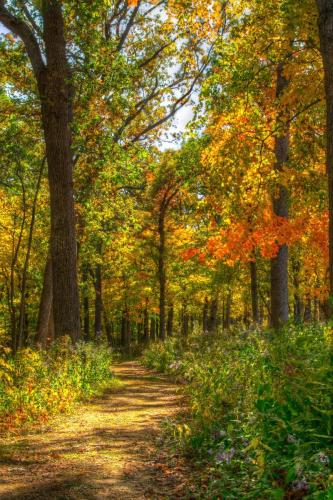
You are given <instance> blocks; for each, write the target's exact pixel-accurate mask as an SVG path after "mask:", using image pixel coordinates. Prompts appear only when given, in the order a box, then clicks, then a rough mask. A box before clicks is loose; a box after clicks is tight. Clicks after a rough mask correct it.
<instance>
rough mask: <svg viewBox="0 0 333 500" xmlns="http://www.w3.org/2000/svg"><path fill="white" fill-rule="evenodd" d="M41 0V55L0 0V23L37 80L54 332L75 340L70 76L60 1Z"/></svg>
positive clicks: (28, 31)
mask: <svg viewBox="0 0 333 500" xmlns="http://www.w3.org/2000/svg"><path fill="white" fill-rule="evenodd" d="M41 3H42V16H43V29H44V33H43V41H44V46H45V57H44V55H42V52H43V51H44V48H43V49H41V46H40V45H39V42H38V40H37V39H36V37H35V34H34V32H33V31H32V30H31V28H30V26H29V24H27V23H26V22H24V20H22V18H20V17H16V16H15V15H14V14H12V13H11V12H10V11H9V10H8V9H7V8H6V7H5V1H4V0H1V1H0V21H1V22H3V23H4V25H5V26H6V27H7V29H9V30H11V31H12V32H13V33H14V34H15V35H17V36H19V37H20V38H21V40H22V41H23V43H24V45H25V48H26V51H27V54H28V56H29V58H30V61H31V65H32V68H33V71H34V74H35V76H36V80H37V84H38V90H39V94H40V103H41V111H42V124H43V129H44V137H45V145H46V157H47V163H48V177H49V184H50V205H51V255H52V268H53V309H54V320H55V335H56V337H60V336H62V335H70V336H71V338H72V340H73V342H75V341H76V340H77V339H78V338H79V337H80V305H79V293H78V284H77V270H76V237H75V214H74V198H73V172H72V152H71V133H70V121H71V104H72V85H71V75H70V71H69V65H68V61H67V57H66V41H65V36H64V21H63V14H62V2H61V1H60V0H43V1H42V2H41ZM45 60H46V63H45Z"/></svg>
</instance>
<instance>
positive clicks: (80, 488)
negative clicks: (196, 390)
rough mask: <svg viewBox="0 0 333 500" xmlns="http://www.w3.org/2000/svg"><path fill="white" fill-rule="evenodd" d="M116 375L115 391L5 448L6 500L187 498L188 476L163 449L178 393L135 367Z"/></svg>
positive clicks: (4, 443)
mask: <svg viewBox="0 0 333 500" xmlns="http://www.w3.org/2000/svg"><path fill="white" fill-rule="evenodd" d="M114 372H115V374H116V376H117V377H118V378H119V379H120V381H121V386H120V388H119V389H116V391H109V392H108V391H106V393H105V394H104V395H103V397H101V398H97V399H95V400H93V401H92V402H91V403H88V404H85V405H82V406H78V408H77V409H76V411H75V414H74V415H70V416H61V417H59V418H58V419H56V420H55V421H54V422H52V424H51V425H50V427H49V428H48V429H46V430H45V431H44V432H43V433H40V432H39V433H30V434H28V435H25V436H18V437H14V438H13V437H12V438H10V439H2V440H1V441H0V498H1V499H14V498H15V499H21V498H22V499H31V500H32V499H34V500H35V499H45V500H46V499H48V500H53V499H73V500H74V499H75V500H81V499H89V500H92V499H99V498H110V499H112V498H117V499H118V500H127V499H129V500H130V499H171V498H185V496H184V492H183V483H184V476H185V474H184V472H185V470H183V467H182V466H179V463H176V462H174V463H173V462H172V461H173V459H172V458H171V459H170V457H169V458H168V457H167V454H166V453H165V452H163V450H159V449H158V448H159V445H158V442H159V436H160V435H161V429H160V424H161V421H162V420H163V419H164V418H169V417H171V416H172V415H174V414H175V413H176V412H177V411H178V410H179V408H180V406H181V404H182V398H181V396H179V395H177V386H176V385H174V384H173V383H171V382H170V380H168V379H167V378H166V377H164V376H159V375H156V374H154V373H152V372H149V371H148V370H146V369H144V368H143V367H141V366H140V365H139V364H138V363H136V362H126V363H122V364H119V365H116V366H115V367H114ZM170 460H171V462H170Z"/></svg>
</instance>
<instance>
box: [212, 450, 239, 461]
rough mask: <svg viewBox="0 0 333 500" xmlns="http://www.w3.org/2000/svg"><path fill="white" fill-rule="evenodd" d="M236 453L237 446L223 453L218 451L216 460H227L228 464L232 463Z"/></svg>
mask: <svg viewBox="0 0 333 500" xmlns="http://www.w3.org/2000/svg"><path fill="white" fill-rule="evenodd" d="M235 453H236V450H235V448H230V450H229V451H224V452H223V453H218V454H217V455H216V462H219V463H222V462H225V463H226V464H230V462H231V460H232V459H233V457H234V455H235Z"/></svg>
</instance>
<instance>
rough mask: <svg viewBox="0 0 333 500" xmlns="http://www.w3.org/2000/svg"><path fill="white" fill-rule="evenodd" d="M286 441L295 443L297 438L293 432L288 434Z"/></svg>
mask: <svg viewBox="0 0 333 500" xmlns="http://www.w3.org/2000/svg"><path fill="white" fill-rule="evenodd" d="M287 443H288V444H295V443H297V439H296V437H295V436H294V435H293V434H288V436H287Z"/></svg>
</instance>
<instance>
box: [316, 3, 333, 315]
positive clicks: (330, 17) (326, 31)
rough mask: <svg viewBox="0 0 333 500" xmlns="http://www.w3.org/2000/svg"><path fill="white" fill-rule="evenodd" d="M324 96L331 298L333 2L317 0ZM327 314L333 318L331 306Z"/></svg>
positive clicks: (330, 291)
mask: <svg viewBox="0 0 333 500" xmlns="http://www.w3.org/2000/svg"><path fill="white" fill-rule="evenodd" d="M317 6H318V14H319V15H318V27H319V37H320V50H321V55H322V59H323V66H324V82H325V95H326V170H327V177H328V199H329V293H330V298H331V300H332V297H333V0H317ZM328 314H329V316H330V317H332V316H333V307H332V304H330V305H329V307H328Z"/></svg>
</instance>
